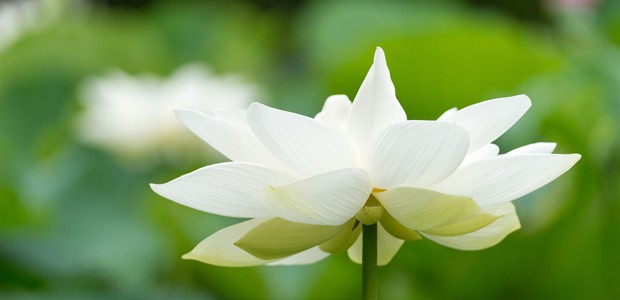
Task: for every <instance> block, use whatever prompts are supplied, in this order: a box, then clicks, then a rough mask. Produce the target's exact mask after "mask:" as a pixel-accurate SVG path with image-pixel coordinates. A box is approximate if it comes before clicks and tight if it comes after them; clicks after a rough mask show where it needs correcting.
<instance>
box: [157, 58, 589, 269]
mask: <svg viewBox="0 0 620 300" xmlns="http://www.w3.org/2000/svg"><path fill="white" fill-rule="evenodd" d="M530 104H531V103H530V100H529V98H528V97H527V96H524V95H520V96H515V97H508V98H500V99H494V100H489V101H485V102H481V103H478V104H475V105H472V106H469V107H466V108H464V109H462V110H456V109H452V110H450V111H448V112H446V113H445V114H444V115H443V116H442V117H441V118H440V119H439V120H437V121H407V118H406V115H405V112H404V110H403V108H402V107H401V106H400V104H399V102H398V100H397V99H396V95H395V92H394V86H393V84H392V82H391V79H390V75H389V71H388V68H387V65H386V61H385V57H384V54H383V51H382V50H381V49H380V48H378V49H377V51H376V53H375V60H374V64H373V66H372V67H371V68H370V71H369V72H368V75H367V76H366V79H365V80H364V82H363V83H362V86H361V88H360V90H359V92H358V94H357V96H356V97H355V100H354V101H353V103H351V102H350V101H349V99H348V98H347V97H346V96H344V95H336V96H331V97H329V98H328V99H327V101H326V102H325V105H324V107H323V110H322V111H321V112H320V113H319V114H318V115H317V116H316V117H315V118H314V119H313V118H308V117H305V116H301V115H298V114H294V113H290V112H285V111H281V110H277V109H274V108H270V107H267V106H264V105H261V104H258V103H253V104H252V105H250V107H249V109H248V110H247V112H240V111H237V110H236V111H229V110H221V111H215V114H214V115H213V116H210V115H207V114H203V113H200V112H196V111H178V112H177V115H178V117H179V119H180V120H181V121H182V122H183V123H184V124H185V125H186V126H187V127H189V128H190V129H191V130H192V131H193V132H194V133H195V134H197V135H198V136H199V137H201V138H202V139H203V140H204V141H206V142H207V143H209V144H210V145H211V146H213V147H214V148H216V149H217V150H218V151H220V152H222V153H223V154H224V155H226V156H227V157H228V158H230V159H231V160H233V162H226V163H220V164H215V165H211V166H207V167H204V168H202V169H199V170H196V171H194V172H192V173H189V174H186V175H184V176H181V177H179V178H177V179H175V180H173V181H170V182H168V183H165V184H161V185H152V188H153V190H154V191H155V192H157V193H158V194H160V195H162V196H164V197H166V198H169V199H172V200H173V201H176V202H178V203H181V204H183V205H187V206H189V207H192V208H195V209H198V210H202V211H205V212H209V213H213V214H218V215H223V216H230V217H238V218H250V220H248V221H245V222H241V223H239V224H236V225H233V226H230V227H227V228H224V229H222V230H220V231H218V232H216V233H215V234H213V235H211V236H209V237H208V238H207V239H205V240H204V241H202V242H201V243H200V244H199V245H198V246H197V247H196V248H195V249H193V250H192V251H191V252H189V253H188V254H186V255H185V256H184V258H189V259H195V260H199V261H202V262H205V263H209V264H214V265H221V266H252V265H261V264H284V265H286V264H305V263H312V262H315V261H318V260H320V259H322V258H324V257H326V256H327V255H329V254H330V253H339V252H344V251H347V250H348V254H349V257H350V258H351V259H352V260H353V261H355V262H360V261H361V249H362V247H361V244H362V239H361V237H360V235H361V233H360V231H361V227H362V226H360V223H363V224H373V223H377V222H378V223H379V227H378V264H379V265H384V264H386V263H388V262H389V261H390V260H391V258H392V257H393V256H394V255H395V253H396V252H397V251H398V249H399V248H400V246H401V245H402V244H403V241H404V240H416V239H419V238H420V235H422V236H425V237H427V238H429V239H431V240H433V241H435V242H437V243H440V244H443V245H446V246H449V247H453V248H457V249H463V250H477V249H484V248H487V247H490V246H493V245H495V244H496V243H498V242H499V241H501V240H502V239H503V238H504V237H506V235H508V234H509V233H511V232H512V231H514V230H516V229H518V228H519V227H520V224H519V219H518V218H517V215H516V213H515V208H514V206H513V204H512V203H511V202H510V201H512V200H515V199H517V198H519V197H521V196H523V195H525V194H527V193H529V192H531V191H533V190H535V189H537V188H539V187H541V186H543V185H545V184H547V183H549V182H550V181H552V180H554V179H555V178H557V177H558V176H560V175H561V174H562V173H564V172H566V171H567V170H568V169H570V168H571V167H572V166H573V165H574V164H575V163H576V162H577V161H578V160H579V158H580V155H579V154H551V152H552V151H553V149H554V147H555V144H551V143H537V144H531V145H527V146H524V147H521V148H518V149H516V150H513V151H511V152H509V153H507V154H503V155H499V154H498V152H499V150H498V147H497V146H496V145H494V144H491V142H493V141H494V140H495V139H496V138H497V137H499V136H500V135H501V134H502V133H504V132H505V131H506V130H508V129H509V128H510V127H511V126H512V125H513V124H514V123H515V122H516V121H517V120H518V119H519V118H520V117H521V116H522V115H523V114H524V113H525V111H526V110H527V109H528V108H529V107H530Z"/></svg>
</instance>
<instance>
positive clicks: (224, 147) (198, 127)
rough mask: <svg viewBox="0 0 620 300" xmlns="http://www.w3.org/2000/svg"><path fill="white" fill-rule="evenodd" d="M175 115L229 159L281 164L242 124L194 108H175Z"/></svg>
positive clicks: (272, 164)
mask: <svg viewBox="0 0 620 300" xmlns="http://www.w3.org/2000/svg"><path fill="white" fill-rule="evenodd" d="M176 114H177V118H179V120H180V121H181V122H183V124H185V126H187V128H189V130H191V131H192V132H193V133H194V134H196V135H197V136H199V137H200V138H201V139H202V140H204V141H205V142H206V143H207V144H209V145H210V146H211V147H213V148H215V149H216V150H217V151H219V152H220V153H222V154H223V155H225V156H226V157H228V158H230V159H231V160H232V161H238V162H252V163H258V164H264V165H269V166H281V165H282V164H281V163H280V162H279V161H278V160H277V159H276V158H275V157H274V156H273V155H272V154H271V153H270V152H269V151H268V150H267V149H266V148H265V146H263V144H261V142H259V141H258V139H256V137H255V136H254V134H252V132H251V131H248V130H246V129H244V128H243V127H239V126H236V125H233V124H231V123H229V122H225V121H222V120H218V119H216V118H213V117H211V116H209V115H207V114H204V113H201V112H197V111H190V110H177V111H176Z"/></svg>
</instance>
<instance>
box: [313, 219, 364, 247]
mask: <svg viewBox="0 0 620 300" xmlns="http://www.w3.org/2000/svg"><path fill="white" fill-rule="evenodd" d="M360 232H362V224H360V222H359V221H358V220H355V219H351V221H349V222H347V224H345V225H344V226H342V228H341V229H340V231H339V232H338V233H337V234H336V235H335V236H334V237H332V238H331V239H329V240H328V241H327V242H325V243H323V244H321V245H320V246H319V247H320V248H321V250H323V251H325V252H329V253H333V254H337V253H342V252H345V251H347V249H349V248H350V247H351V245H353V243H354V242H355V241H356V240H357V237H358V236H359V235H360Z"/></svg>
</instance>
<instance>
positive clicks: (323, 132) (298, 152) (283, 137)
mask: <svg viewBox="0 0 620 300" xmlns="http://www.w3.org/2000/svg"><path fill="white" fill-rule="evenodd" d="M248 123H249V124H250V127H251V128H252V130H253V131H254V134H255V135H256V137H258V139H259V140H260V141H261V142H262V143H263V144H264V145H265V147H267V149H269V150H270V151H271V153H273V154H274V155H275V156H276V157H277V158H278V159H279V160H280V161H281V162H282V163H284V164H285V165H287V166H289V167H290V168H291V169H293V170H295V171H297V172H299V173H301V174H303V175H306V176H312V175H316V174H320V173H325V172H328V171H332V170H337V169H344V168H353V167H357V159H356V157H355V152H354V150H353V148H352V146H351V144H350V143H349V141H348V139H347V138H346V136H345V135H344V133H343V132H341V131H340V130H338V129H336V128H334V127H332V126H329V125H327V124H324V123H321V122H319V121H317V120H314V119H312V118H308V117H306V116H302V115H298V114H294V113H290V112H286V111H282V110H278V109H274V108H270V107H268V106H265V105H262V104H259V103H252V105H251V106H250V108H249V109H248Z"/></svg>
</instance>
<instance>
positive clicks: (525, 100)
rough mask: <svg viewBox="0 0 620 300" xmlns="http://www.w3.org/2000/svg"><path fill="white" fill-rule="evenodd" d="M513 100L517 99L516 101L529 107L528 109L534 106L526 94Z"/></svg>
mask: <svg viewBox="0 0 620 300" xmlns="http://www.w3.org/2000/svg"><path fill="white" fill-rule="evenodd" d="M513 98H514V99H515V101H519V102H521V103H523V105H524V106H527V107H528V108H529V107H530V106H532V100H530V97H528V96H527V95H526V94H520V95H516V96H514V97H513Z"/></svg>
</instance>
